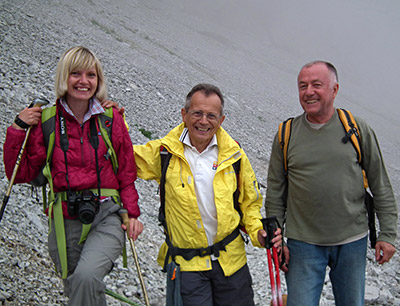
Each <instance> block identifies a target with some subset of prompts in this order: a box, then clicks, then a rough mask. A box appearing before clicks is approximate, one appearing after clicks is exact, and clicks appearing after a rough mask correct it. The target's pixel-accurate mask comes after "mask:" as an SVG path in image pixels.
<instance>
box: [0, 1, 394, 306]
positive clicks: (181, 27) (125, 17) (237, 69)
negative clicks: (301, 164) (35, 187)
mask: <svg viewBox="0 0 400 306" xmlns="http://www.w3.org/2000/svg"><path fill="white" fill-rule="evenodd" d="M399 16H400V1H398V0H381V1H373V0H350V1H345V0H337V1H327V0H320V1H316V0H302V1H295V0H287V1H284V0H281V1H278V0H264V1H261V0H200V1H195V0H29V1H27V0H1V1H0V42H1V43H0V107H1V112H0V119H1V120H0V139H2V140H3V141H4V139H5V132H6V128H7V127H8V126H9V125H10V124H11V123H12V122H13V120H14V118H15V115H16V113H18V112H19V111H20V110H21V109H22V108H24V107H25V106H26V105H28V104H29V103H30V102H32V100H33V98H34V97H37V96H44V97H46V98H48V99H49V100H50V101H51V102H54V101H55V95H54V76H55V70H56V64H57V62H58V59H59V58H60V56H61V54H62V53H63V52H64V51H66V50H67V49H69V48H71V47H72V46H77V45H83V46H86V47H88V48H89V49H91V50H92V51H94V52H95V53H96V54H97V56H98V57H99V59H100V61H101V63H102V65H103V68H104V73H105V76H106V78H107V85H108V89H109V98H110V99H112V100H114V101H116V102H118V103H119V104H120V105H121V106H124V107H125V108H126V119H127V122H128V124H129V126H130V131H129V133H130V136H131V139H132V142H133V143H134V144H142V143H145V142H147V141H148V140H149V139H148V137H147V136H148V135H151V138H152V139H154V138H159V137H163V136H164V135H165V134H166V133H167V132H168V131H169V130H171V128H173V127H175V126H176V125H177V124H178V123H180V122H181V120H182V119H181V115H180V109H181V108H182V106H183V104H184V99H185V96H186V94H187V93H188V92H189V91H190V89H191V88H192V87H193V86H194V85H196V84H197V83H200V82H208V83H213V84H215V85H217V86H218V87H220V88H221V90H222V92H223V94H224V96H225V101H226V104H225V113H226V119H225V121H224V123H223V127H224V128H225V129H226V130H227V131H228V132H229V134H231V135H232V137H233V138H234V139H236V140H237V141H238V142H239V143H240V144H241V145H242V147H243V148H244V150H245V152H246V154H247V155H248V157H249V159H250V161H251V164H252V166H253V168H254V171H255V173H256V176H257V179H258V181H259V182H260V183H261V184H263V185H266V181H267V170H268V163H269V155H270V150H271V145H272V141H273V137H274V135H275V133H276V131H277V128H278V124H279V123H280V122H281V121H283V120H285V119H286V118H288V117H292V116H296V115H299V114H300V113H301V112H302V109H301V107H300V104H299V101H298V93H297V80H296V79H297V74H298V72H299V70H300V68H301V67H302V66H303V65H304V64H305V63H307V62H310V61H313V60H317V59H318V60H326V61H329V62H331V63H333V64H334V65H335V66H336V67H337V69H338V72H339V83H340V89H339V94H338V96H337V97H336V100H335V104H336V106H337V107H344V108H347V109H349V110H351V111H352V113H353V114H354V115H356V116H359V117H361V118H364V119H365V120H366V121H367V122H368V123H369V124H370V125H371V126H372V127H373V128H374V130H375V132H376V134H377V136H378V139H379V142H380V146H381V150H382V154H383V156H384V158H385V162H386V166H387V169H388V172H389V176H390V178H391V181H392V185H393V188H394V191H395V194H396V197H397V199H399V198H400V197H399V191H400V190H399V189H400V188H399V186H400V165H399V160H400V137H399V136H398V134H399V133H398V131H399V125H400V123H399V120H398V117H399V115H400V111H399V106H398V103H397V96H396V94H397V91H398V90H397V87H399V86H398V85H397V83H398V79H399V78H398V75H399V71H400V67H399V66H400V63H399V60H398V57H399V56H398V55H399V54H400V52H399V51H400V40H399V34H398V33H399V32H400V31H399V30H400V27H399V25H400V18H399ZM145 134H146V135H147V136H145ZM0 155H2V149H1V148H0ZM1 157H2V156H1ZM7 184H8V179H7V178H6V177H5V173H4V165H3V164H2V163H1V165H0V187H1V188H0V189H1V190H3V191H5V190H6V186H7ZM136 186H137V189H138V191H139V195H140V200H139V205H140V207H141V212H142V215H141V217H140V219H141V221H142V222H143V223H144V225H145V230H144V232H143V233H142V234H141V236H140V237H139V241H138V248H137V251H138V253H139V258H140V259H141V261H142V262H143V263H145V264H144V265H142V270H143V272H144V274H145V279H146V282H147V284H148V285H149V288H151V290H150V292H149V293H150V298H151V299H152V302H154V305H164V304H165V302H164V297H165V278H164V274H162V273H161V271H160V267H159V266H158V265H157V264H156V257H157V249H158V247H159V245H160V244H161V241H163V240H164V237H163V233H162V230H161V228H160V226H158V221H157V212H158V207H159V196H158V193H157V191H158V186H157V184H156V183H155V182H153V183H148V182H145V181H142V180H140V179H139V180H137V181H136ZM261 190H262V192H265V189H264V188H262V189H261ZM39 192H40V191H39ZM40 206H41V205H40V204H38V203H37V202H36V200H35V199H34V197H32V194H31V189H30V186H29V185H27V184H22V185H16V186H14V187H13V192H12V195H11V197H10V201H9V203H8V205H7V210H6V212H5V215H4V217H3V219H2V223H1V225H0V236H1V239H0V258H1V259H0V263H1V269H0V303H1V301H2V294H3V295H4V294H5V295H6V298H7V301H11V304H10V305H26V304H29V305H62V304H64V302H65V301H66V299H65V297H64V296H63V295H62V284H61V281H60V280H59V279H58V277H57V276H56V274H55V272H54V269H53V265H52V263H51V260H50V258H49V257H48V252H47V246H46V244H47V218H46V217H45V216H44V215H43V213H42V211H41V207H40ZM262 213H263V214H264V210H262ZM396 245H399V239H397V241H396ZM246 252H247V257H248V262H249V267H250V270H251V273H252V277H253V282H254V285H253V288H254V291H255V303H256V305H266V301H268V300H269V298H270V288H269V287H268V281H267V269H266V267H267V263H266V256H265V251H264V250H262V249H257V248H253V247H251V246H248V248H247V250H246ZM399 255H400V254H399V253H398V252H397V253H396V254H395V255H394V257H393V259H392V261H391V262H390V263H389V264H385V265H383V266H380V265H378V264H376V263H375V260H374V254H373V251H372V250H368V254H367V273H366V274H367V275H366V276H367V279H366V305H371V306H372V305H374V306H375V305H400V290H399V280H400V260H399ZM35 258H40V260H33V259H35ZM117 266H118V267H116V269H114V270H113V271H112V273H111V274H110V275H109V276H108V277H107V279H106V283H107V287H108V288H111V289H112V290H115V291H116V292H119V293H120V294H124V295H126V296H129V297H134V296H136V294H137V292H138V291H140V285H139V283H138V279H137V277H136V271H135V269H134V267H133V266H129V267H128V269H129V273H127V271H126V270H124V269H123V268H122V263H121V262H120V261H119V262H118V264H117ZM283 286H285V284H284V283H283ZM284 289H285V288H284ZM333 303H334V302H333V295H332V291H331V288H330V283H329V281H327V283H326V286H325V288H324V291H323V294H322V299H321V306H327V305H333ZM7 305H8V304H7ZM110 305H115V304H110Z"/></svg>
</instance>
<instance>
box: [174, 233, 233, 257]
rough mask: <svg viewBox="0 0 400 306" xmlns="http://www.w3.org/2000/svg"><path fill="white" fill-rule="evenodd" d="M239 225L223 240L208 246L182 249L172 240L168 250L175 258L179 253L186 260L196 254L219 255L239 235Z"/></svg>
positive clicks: (202, 255) (201, 255)
mask: <svg viewBox="0 0 400 306" xmlns="http://www.w3.org/2000/svg"><path fill="white" fill-rule="evenodd" d="M239 234H240V232H239V227H237V228H236V229H235V230H234V231H233V232H232V233H230V234H229V235H228V236H226V237H225V238H224V239H222V240H221V241H219V242H217V243H215V244H213V245H211V246H209V247H207V248H198V249H182V248H178V247H174V246H173V245H172V244H171V242H170V241H169V239H168V241H169V243H168V252H169V254H170V255H171V256H172V258H174V257H175V256H177V255H179V256H182V257H183V258H184V259H185V260H191V259H192V258H193V257H195V256H200V257H204V256H208V255H214V256H215V257H219V253H220V251H226V249H225V247H226V246H227V245H228V244H229V243H231V242H232V241H233V240H235V238H236V237H237V236H239Z"/></svg>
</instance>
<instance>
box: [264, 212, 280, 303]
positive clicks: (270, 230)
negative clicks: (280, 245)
mask: <svg viewBox="0 0 400 306" xmlns="http://www.w3.org/2000/svg"><path fill="white" fill-rule="evenodd" d="M261 222H262V224H263V228H264V230H265V231H266V232H267V239H266V241H265V247H266V249H267V258H268V271H269V279H270V283H271V292H272V302H271V304H272V305H273V306H283V299H282V289H281V278H280V274H279V261H278V252H277V250H276V247H274V246H273V244H272V242H271V240H272V238H273V237H275V234H274V233H275V231H276V230H277V229H278V225H277V220H276V217H270V218H265V219H262V220H261ZM271 249H272V255H271ZM271 257H273V258H271ZM272 259H273V262H274V266H275V278H274V269H273V265H272ZM275 280H276V286H275Z"/></svg>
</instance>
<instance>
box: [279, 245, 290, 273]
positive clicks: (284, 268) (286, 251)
mask: <svg viewBox="0 0 400 306" xmlns="http://www.w3.org/2000/svg"><path fill="white" fill-rule="evenodd" d="M283 257H284V258H285V261H284V262H283V263H282V255H280V256H279V263H282V264H281V270H282V271H283V272H285V273H286V272H288V271H289V258H290V255H289V248H288V247H287V246H286V245H285V246H284V247H283Z"/></svg>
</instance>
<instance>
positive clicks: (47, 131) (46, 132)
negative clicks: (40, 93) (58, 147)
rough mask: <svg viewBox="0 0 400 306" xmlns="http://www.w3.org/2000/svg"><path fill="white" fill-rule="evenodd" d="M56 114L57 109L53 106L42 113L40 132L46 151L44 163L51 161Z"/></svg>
mask: <svg viewBox="0 0 400 306" xmlns="http://www.w3.org/2000/svg"><path fill="white" fill-rule="evenodd" d="M56 112H57V107H56V106H55V105H53V106H51V107H47V108H45V109H43V111H42V132H43V137H44V143H45V145H46V149H47V157H46V162H49V161H50V160H51V157H52V155H53V149H54V139H55V133H54V131H55V128H56Z"/></svg>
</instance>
